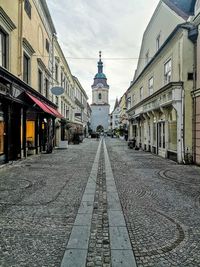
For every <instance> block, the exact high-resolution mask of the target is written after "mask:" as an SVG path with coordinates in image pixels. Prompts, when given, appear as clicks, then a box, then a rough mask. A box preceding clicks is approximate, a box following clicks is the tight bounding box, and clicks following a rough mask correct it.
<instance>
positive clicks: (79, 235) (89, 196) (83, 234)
mask: <svg viewBox="0 0 200 267" xmlns="http://www.w3.org/2000/svg"><path fill="white" fill-rule="evenodd" d="M101 144H102V140H100V142H99V146H98V149H97V153H96V156H95V160H94V163H93V166H92V170H91V173H90V176H89V179H88V182H87V186H86V188H85V192H84V194H83V197H82V201H81V204H80V207H79V210H78V214H77V216H76V220H75V223H74V226H73V228H72V232H71V235H70V238H69V241H68V244H67V248H66V251H65V254H64V257H63V260H62V263H61V267H75V266H76V267H83V266H85V264H86V258H87V252H88V242H89V237H90V229H91V220H92V212H93V204H94V196H95V191H96V180H97V173H98V165H99V157H100V152H101Z"/></svg>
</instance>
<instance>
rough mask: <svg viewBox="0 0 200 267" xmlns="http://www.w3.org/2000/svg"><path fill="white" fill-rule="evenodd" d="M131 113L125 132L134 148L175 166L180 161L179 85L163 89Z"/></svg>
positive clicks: (181, 137)
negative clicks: (152, 154) (173, 163)
mask: <svg viewBox="0 0 200 267" xmlns="http://www.w3.org/2000/svg"><path fill="white" fill-rule="evenodd" d="M131 112H132V113H131ZM131 112H130V114H129V121H130V124H129V133H130V138H134V139H135V140H136V146H137V147H139V148H141V149H143V150H144V151H149V152H152V153H155V154H157V155H159V156H161V157H164V158H170V159H172V160H175V161H178V162H179V163H181V162H182V161H183V159H184V156H183V151H184V150H183V134H182V132H183V130H182V125H183V113H182V86H181V84H179V83H175V84H172V85H171V86H168V87H165V88H163V89H162V90H160V94H159V92H158V93H155V95H154V96H153V97H152V98H149V99H147V100H146V101H144V102H143V106H142V107H141V106H138V107H136V108H135V109H134V110H132V111H131Z"/></svg>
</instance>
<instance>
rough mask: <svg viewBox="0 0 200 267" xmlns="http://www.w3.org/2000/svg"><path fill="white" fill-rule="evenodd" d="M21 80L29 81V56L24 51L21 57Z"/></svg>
mask: <svg viewBox="0 0 200 267" xmlns="http://www.w3.org/2000/svg"><path fill="white" fill-rule="evenodd" d="M23 63H24V65H23V81H24V82H26V83H28V84H29V83H30V57H29V56H27V54H25V53H24V58H23Z"/></svg>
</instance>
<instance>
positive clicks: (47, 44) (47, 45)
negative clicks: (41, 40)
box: [46, 39, 49, 53]
mask: <svg viewBox="0 0 200 267" xmlns="http://www.w3.org/2000/svg"><path fill="white" fill-rule="evenodd" d="M46 50H47V52H48V53H49V41H48V40H47V39H46Z"/></svg>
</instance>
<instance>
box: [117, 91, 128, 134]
mask: <svg viewBox="0 0 200 267" xmlns="http://www.w3.org/2000/svg"><path fill="white" fill-rule="evenodd" d="M126 100H127V92H125V93H124V94H123V96H122V97H121V98H120V101H119V107H120V114H119V117H120V122H119V124H120V129H121V130H122V132H123V131H124V132H127V130H128V115H127V103H126Z"/></svg>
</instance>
